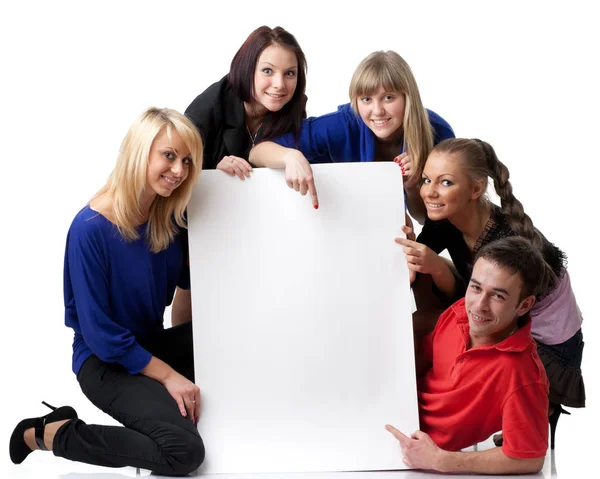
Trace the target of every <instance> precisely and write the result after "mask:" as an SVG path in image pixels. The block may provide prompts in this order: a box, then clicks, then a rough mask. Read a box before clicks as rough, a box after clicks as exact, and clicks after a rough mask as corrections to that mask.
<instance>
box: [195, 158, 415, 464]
mask: <svg viewBox="0 0 600 479" xmlns="http://www.w3.org/2000/svg"><path fill="white" fill-rule="evenodd" d="M314 175H315V182H316V186H317V190H318V194H319V201H320V207H319V209H318V210H315V209H313V207H312V205H311V201H310V198H309V197H308V196H306V197H303V196H301V195H300V194H299V193H297V192H295V191H293V190H291V189H290V188H288V187H287V185H286V184H285V180H284V174H283V171H277V170H268V169H255V170H254V172H253V173H252V177H251V178H250V179H248V180H246V181H241V180H240V179H239V178H237V177H233V178H232V177H229V176H227V175H226V174H225V173H224V172H221V171H205V172H203V173H202V175H201V178H200V181H199V184H198V186H197V187H196V188H195V190H194V195H193V198H192V201H191V203H190V206H189V210H188V220H189V236H190V266H191V282H192V308H193V317H194V319H193V321H194V323H193V328H194V354H195V368H196V383H197V384H198V385H199V386H200V391H201V395H202V411H201V416H200V422H199V424H198V428H199V431H200V433H201V435H202V438H203V439H204V441H205V445H206V460H205V462H204V464H203V466H202V469H201V470H202V471H203V472H206V473H241V472H245V473H256V472H307V471H359V470H382V469H404V468H405V467H406V466H404V464H403V463H402V457H401V454H400V448H399V446H398V443H397V441H396V440H395V439H394V438H393V437H392V436H391V434H390V433H388V432H387V431H386V430H385V429H384V425H385V424H388V423H389V424H393V425H394V426H396V427H397V428H399V429H400V430H402V431H404V432H405V433H408V434H411V433H412V432H414V431H415V430H417V429H418V424H419V423H418V411H417V399H416V380H415V368H414V356H413V354H414V352H413V351H414V350H413V335H412V320H411V311H412V309H411V304H412V300H411V293H410V288H409V281H408V269H407V266H406V260H405V258H404V254H403V252H402V248H401V247H400V246H399V245H397V244H396V243H395V242H394V238H395V237H396V236H399V235H400V234H401V226H402V225H403V224H404V196H403V189H402V177H401V172H400V168H398V166H397V165H396V164H394V163H352V164H326V165H316V166H314Z"/></svg>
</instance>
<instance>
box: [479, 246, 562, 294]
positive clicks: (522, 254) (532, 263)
mask: <svg viewBox="0 0 600 479" xmlns="http://www.w3.org/2000/svg"><path fill="white" fill-rule="evenodd" d="M480 258H483V259H486V260H488V261H489V262H490V263H494V264H497V265H498V266H501V267H502V268H506V269H508V270H509V271H511V272H512V273H513V274H518V275H519V276H520V277H521V283H522V285H521V293H520V298H519V301H522V300H523V299H525V298H526V297H527V296H531V295H533V296H539V295H544V294H546V292H547V291H548V290H549V289H550V288H551V287H552V285H553V284H554V283H555V282H556V276H555V274H554V271H553V270H552V268H551V267H550V265H548V263H546V260H544V257H543V256H542V254H541V253H540V251H539V249H538V248H536V247H534V246H533V245H532V244H531V242H530V241H529V240H527V239H525V238H522V237H520V236H511V237H508V238H501V239H498V240H495V241H492V242H491V243H488V244H486V245H485V246H484V247H483V248H481V249H480V250H479V252H478V253H477V255H476V256H475V262H474V263H473V264H475V263H476V262H477V260H478V259H480Z"/></svg>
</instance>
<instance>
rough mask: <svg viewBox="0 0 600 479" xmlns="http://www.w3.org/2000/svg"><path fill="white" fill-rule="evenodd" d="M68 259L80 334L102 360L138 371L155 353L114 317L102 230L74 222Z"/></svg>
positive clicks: (107, 257)
mask: <svg viewBox="0 0 600 479" xmlns="http://www.w3.org/2000/svg"><path fill="white" fill-rule="evenodd" d="M67 250H68V251H67V260H68V262H69V273H70V277H71V284H72V288H73V296H74V298H75V307H76V310H77V319H78V322H79V327H80V329H81V334H82V336H83V339H84V341H85V343H86V344H87V346H88V347H89V348H90V350H91V351H92V352H93V353H94V354H95V355H96V356H97V357H98V358H99V359H100V360H102V361H104V362H107V363H118V364H121V365H122V366H123V367H124V368H125V369H127V371H128V372H129V373H130V374H137V373H139V372H140V371H141V370H142V369H144V367H146V365H147V364H148V362H149V361H150V358H151V357H152V355H151V354H150V353H149V352H148V351H146V350H145V349H144V348H142V346H140V345H139V344H138V342H137V340H136V339H135V336H134V335H133V334H132V333H131V331H129V330H128V329H127V328H124V327H123V326H121V325H120V324H117V323H116V322H115V321H114V320H113V319H112V317H111V299H110V292H109V277H108V271H109V268H110V265H109V255H108V251H107V245H106V242H105V239H104V237H103V235H102V232H101V231H100V230H99V228H97V227H95V226H94V225H93V224H91V223H87V224H77V225H75V224H74V225H73V227H72V228H71V231H70V232H69V237H68V239H67Z"/></svg>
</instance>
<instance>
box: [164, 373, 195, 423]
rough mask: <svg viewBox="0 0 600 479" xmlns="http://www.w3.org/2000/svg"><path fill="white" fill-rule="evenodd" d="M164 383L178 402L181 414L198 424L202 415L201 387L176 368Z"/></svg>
mask: <svg viewBox="0 0 600 479" xmlns="http://www.w3.org/2000/svg"><path fill="white" fill-rule="evenodd" d="M162 384H163V386H164V387H165V389H166V390H167V391H169V394H170V395H171V396H172V397H173V399H175V402H177V406H178V407H179V411H180V412H181V415H182V416H183V417H189V418H190V419H191V421H192V422H193V423H194V424H197V423H198V418H199V417H200V388H199V387H198V386H196V385H195V384H194V383H193V382H191V381H190V380H189V379H186V378H185V377H184V376H182V375H181V374H179V373H178V372H177V371H175V370H174V369H172V370H171V372H170V374H169V375H168V376H167V377H166V378H165V379H164V380H163V383H162Z"/></svg>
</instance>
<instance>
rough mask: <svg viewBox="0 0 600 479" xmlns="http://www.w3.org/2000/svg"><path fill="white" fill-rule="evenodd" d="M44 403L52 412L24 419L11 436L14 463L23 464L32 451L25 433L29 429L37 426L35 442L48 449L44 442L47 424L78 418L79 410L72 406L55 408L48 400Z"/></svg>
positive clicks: (42, 448) (41, 447) (44, 449)
mask: <svg viewBox="0 0 600 479" xmlns="http://www.w3.org/2000/svg"><path fill="white" fill-rule="evenodd" d="M42 404H44V405H45V406H48V407H49V408H50V409H52V412H51V413H48V414H46V415H45V416H42V417H32V418H29V419H23V420H22V421H21V422H20V423H19V424H17V427H15V430H14V431H13V433H12V435H11V436H10V460H11V461H12V462H13V463H14V464H21V463H22V462H23V461H24V460H25V458H26V457H27V456H29V454H30V453H31V452H32V449H29V446H27V443H25V439H24V438H23V434H24V433H25V431H26V430H27V429H30V428H32V427H33V428H35V442H36V444H37V445H38V447H39V448H40V449H41V450H42V451H47V450H48V448H47V447H46V445H45V444H44V428H45V427H46V424H48V423H51V422H56V421H64V420H65V419H77V412H76V411H75V409H73V408H72V407H71V406H63V407H59V408H55V407H54V406H50V404H48V403H47V402H44V401H42Z"/></svg>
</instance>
